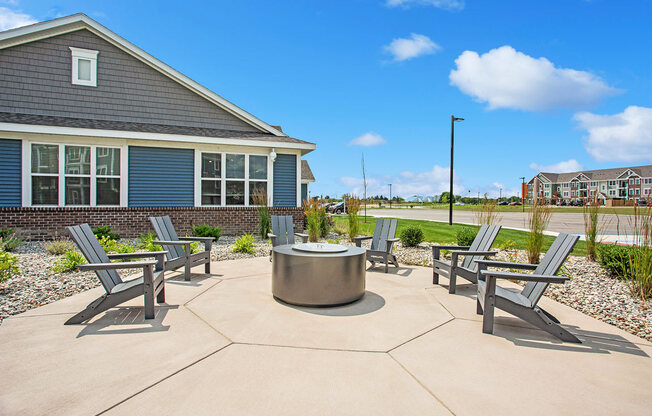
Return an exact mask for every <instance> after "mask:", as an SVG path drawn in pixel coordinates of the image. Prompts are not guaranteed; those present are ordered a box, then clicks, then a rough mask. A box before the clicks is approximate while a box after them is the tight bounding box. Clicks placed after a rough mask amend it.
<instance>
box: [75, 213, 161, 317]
mask: <svg viewBox="0 0 652 416" xmlns="http://www.w3.org/2000/svg"><path fill="white" fill-rule="evenodd" d="M68 231H69V232H70V235H71V236H72V239H73V240H74V241H75V243H77V246H78V247H79V250H81V252H82V254H83V255H84V257H86V260H87V261H88V264H80V265H78V266H77V268H78V269H80V270H92V271H94V272H95V274H96V275H97V277H98V278H99V279H100V282H102V286H104V290H105V291H106V293H105V294H104V295H102V296H100V297H99V298H97V299H96V300H94V301H93V302H91V303H90V304H89V305H88V306H87V307H86V309H84V310H83V311H81V312H79V313H78V314H76V315H75V316H73V317H72V318H70V319H68V320H67V321H66V325H70V324H80V323H82V322H84V321H87V320H88V319H90V318H92V317H93V316H95V315H97V314H99V313H101V312H104V311H106V310H107V309H110V308H113V307H114V306H117V305H119V304H121V303H123V302H126V301H128V300H130V299H133V298H136V297H138V296H144V297H145V319H154V298H156V301H158V303H163V302H165V281H164V270H165V268H164V255H165V251H154V252H148V253H122V254H108V255H107V254H106V253H105V252H104V249H102V246H100V243H99V242H98V241H97V238H95V235H94V234H93V231H92V230H91V227H90V226H89V225H88V224H81V225H76V226H73V227H68ZM147 257H154V258H155V259H154V260H144V261H130V262H123V263H111V259H130V258H131V259H138V258H147ZM119 269H143V276H142V277H138V278H136V279H132V280H127V281H123V280H122V279H121V278H120V275H119V274H118V272H117V271H116V270H119Z"/></svg>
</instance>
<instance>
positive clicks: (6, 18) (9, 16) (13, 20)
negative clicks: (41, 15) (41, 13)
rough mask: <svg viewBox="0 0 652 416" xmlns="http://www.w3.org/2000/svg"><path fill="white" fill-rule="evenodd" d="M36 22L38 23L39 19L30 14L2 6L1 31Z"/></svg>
mask: <svg viewBox="0 0 652 416" xmlns="http://www.w3.org/2000/svg"><path fill="white" fill-rule="evenodd" d="M34 23H37V20H36V19H34V18H33V17H32V16H30V15H28V14H24V13H19V12H14V11H13V10H10V9H8V8H6V7H0V31H4V30H9V29H14V28H16V27H21V26H27V25H31V24H34Z"/></svg>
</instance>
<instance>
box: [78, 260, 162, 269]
mask: <svg viewBox="0 0 652 416" xmlns="http://www.w3.org/2000/svg"><path fill="white" fill-rule="evenodd" d="M156 263H157V261H156V260H143V261H127V262H124V263H93V264H78V265H77V266H76V267H77V268H78V269H79V270H91V271H95V270H119V269H144V268H146V267H150V266H155V265H156Z"/></svg>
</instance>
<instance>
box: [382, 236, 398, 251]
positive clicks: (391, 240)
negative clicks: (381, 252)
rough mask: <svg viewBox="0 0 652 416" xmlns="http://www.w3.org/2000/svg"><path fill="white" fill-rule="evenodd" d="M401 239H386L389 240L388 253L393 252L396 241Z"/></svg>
mask: <svg viewBox="0 0 652 416" xmlns="http://www.w3.org/2000/svg"><path fill="white" fill-rule="evenodd" d="M400 240H401V239H400V238H388V239H387V240H385V241H387V246H386V247H385V251H386V252H387V253H391V252H392V248H393V247H394V243H395V242H397V241H400Z"/></svg>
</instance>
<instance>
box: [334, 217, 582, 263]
mask: <svg viewBox="0 0 652 416" xmlns="http://www.w3.org/2000/svg"><path fill="white" fill-rule="evenodd" d="M333 221H335V223H336V224H341V225H344V226H345V227H346V226H347V224H348V219H347V217H346V216H344V215H334V216H333ZM375 224H376V218H372V217H368V218H367V222H366V223H365V222H364V218H360V233H361V234H362V235H373V233H374V225H375ZM410 225H416V226H418V227H420V228H421V229H422V230H423V235H424V237H425V241H427V242H430V243H439V244H445V243H455V241H456V239H457V231H458V230H459V229H461V228H464V227H472V228H475V229H478V228H480V227H478V226H474V225H462V224H453V225H452V226H451V225H448V224H446V223H441V222H433V221H422V220H405V219H399V220H398V230H397V231H396V236H397V237H399V236H400V235H401V230H402V229H403V228H405V227H407V226H410ZM526 236H527V232H525V231H517V230H508V229H505V228H503V229H502V230H500V233H499V234H498V238H496V242H495V243H494V247H497V246H499V245H501V244H503V243H505V242H507V241H513V242H515V243H516V248H517V249H519V250H525V239H526ZM554 239H555V238H554V237H551V236H545V242H544V246H543V251H546V250H548V247H550V245H551V244H552V242H553V241H554ZM572 255H574V256H586V242H584V241H578V242H577V244H576V245H575V249H574V250H573V253H572Z"/></svg>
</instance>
